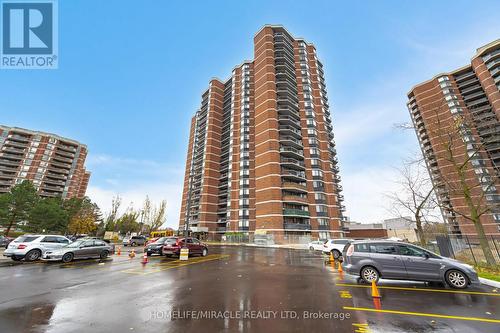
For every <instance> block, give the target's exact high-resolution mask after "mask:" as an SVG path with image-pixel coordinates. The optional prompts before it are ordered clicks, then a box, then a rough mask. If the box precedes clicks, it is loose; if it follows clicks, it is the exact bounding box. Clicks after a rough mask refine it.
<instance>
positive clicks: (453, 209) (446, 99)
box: [408, 40, 500, 235]
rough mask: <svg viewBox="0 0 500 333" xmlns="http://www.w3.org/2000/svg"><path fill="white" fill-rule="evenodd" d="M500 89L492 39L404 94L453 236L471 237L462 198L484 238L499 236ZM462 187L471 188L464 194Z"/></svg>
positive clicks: (499, 44) (499, 62) (499, 48)
mask: <svg viewBox="0 0 500 333" xmlns="http://www.w3.org/2000/svg"><path fill="white" fill-rule="evenodd" d="M499 88H500V40H496V41H494V42H491V43H489V44H487V45H485V46H483V47H481V48H479V49H478V50H477V53H476V54H475V55H474V56H473V57H472V61H471V63H470V64H468V65H466V66H464V67H462V68H459V69H457V70H455V71H452V72H449V73H443V74H439V75H437V76H435V77H434V78H433V79H431V80H429V81H426V82H423V83H421V84H419V85H417V86H415V87H414V88H413V89H412V90H411V91H410V92H409V93H408V99H409V101H408V109H409V111H410V114H411V118H412V120H413V124H414V127H415V131H416V133H417V137H418V140H419V142H420V147H421V149H422V152H423V155H424V157H425V160H426V163H427V167H428V169H429V173H430V175H431V178H432V180H433V183H434V186H435V188H436V192H437V196H438V199H439V201H440V203H441V207H442V213H443V217H444V219H445V220H446V221H447V222H448V223H449V225H450V226H451V229H452V230H451V231H452V232H454V233H456V234H465V235H475V234H476V230H475V228H474V225H473V223H472V222H471V220H470V219H468V218H467V217H468V216H471V211H472V210H471V209H470V205H468V202H467V200H465V198H466V195H469V196H470V197H471V198H472V200H471V201H472V202H473V203H474V205H475V207H477V208H478V213H481V217H480V221H481V224H482V225H483V228H484V230H485V232H486V234H490V235H493V234H499V233H500V232H499V230H500V181H499V179H500V178H499V177H500V91H499ZM455 134H456V135H455ZM461 165H462V169H460V171H457V170H458V169H457V167H456V166H461ZM465 188H468V189H469V190H470V191H468V193H466V194H465V193H464V191H462V190H463V189H465Z"/></svg>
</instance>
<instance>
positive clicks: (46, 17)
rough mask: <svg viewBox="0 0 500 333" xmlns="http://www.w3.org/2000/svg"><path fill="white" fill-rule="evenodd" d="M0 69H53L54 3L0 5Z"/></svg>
mask: <svg viewBox="0 0 500 333" xmlns="http://www.w3.org/2000/svg"><path fill="white" fill-rule="evenodd" d="M1 18H2V23H1V25H0V26H1V38H2V42H1V50H0V57H1V59H0V60H1V61H0V68H2V69H54V68H57V64H58V61H57V60H58V56H57V52H58V49H57V3H56V2H55V1H52V0H32V1H28V0H25V1H19V0H18V1H14V0H4V1H2V2H1Z"/></svg>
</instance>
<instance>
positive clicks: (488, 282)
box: [479, 277, 500, 288]
mask: <svg viewBox="0 0 500 333" xmlns="http://www.w3.org/2000/svg"><path fill="white" fill-rule="evenodd" d="M479 282H481V283H482V284H485V285H487V286H490V287H495V288H500V282H497V281H493V280H490V279H485V278H482V277H480V278H479Z"/></svg>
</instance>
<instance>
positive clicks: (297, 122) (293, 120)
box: [278, 116, 300, 130]
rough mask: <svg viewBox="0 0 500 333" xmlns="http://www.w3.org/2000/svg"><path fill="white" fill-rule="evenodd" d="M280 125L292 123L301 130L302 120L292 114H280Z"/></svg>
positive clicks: (291, 124)
mask: <svg viewBox="0 0 500 333" xmlns="http://www.w3.org/2000/svg"><path fill="white" fill-rule="evenodd" d="M278 120H279V122H280V125H290V126H294V127H296V128H298V129H299V130H300V120H299V119H297V118H296V117H292V116H279V118H278Z"/></svg>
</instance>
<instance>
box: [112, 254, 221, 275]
mask: <svg viewBox="0 0 500 333" xmlns="http://www.w3.org/2000/svg"><path fill="white" fill-rule="evenodd" d="M228 257H229V255H218V256H215V257H212V258H203V259H199V260H196V259H191V260H190V261H187V262H181V261H180V260H175V261H172V262H169V263H165V264H157V265H158V266H160V268H152V269H151V270H148V271H146V272H144V271H141V270H140V269H139V268H130V269H125V270H122V271H120V272H122V273H128V274H138V275H148V274H153V273H158V272H161V271H166V270H169V269H172V268H178V267H183V266H189V265H194V264H198V263H203V262H207V261H214V260H220V259H226V258H228ZM172 263H174V265H172Z"/></svg>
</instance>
